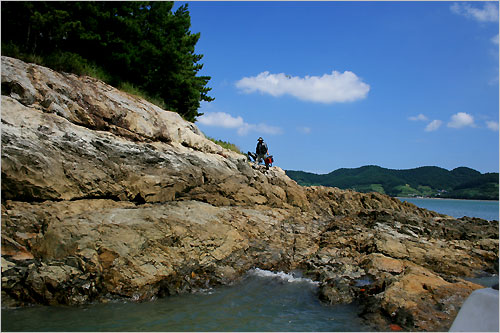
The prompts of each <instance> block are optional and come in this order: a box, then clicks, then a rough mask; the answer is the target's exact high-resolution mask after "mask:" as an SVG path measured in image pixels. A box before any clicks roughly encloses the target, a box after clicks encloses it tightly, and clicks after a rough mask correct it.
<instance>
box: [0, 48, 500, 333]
mask: <svg viewBox="0 0 500 333" xmlns="http://www.w3.org/2000/svg"><path fill="white" fill-rule="evenodd" d="M1 119H2V304H3V306H23V305H28V304H33V303H41V304H68V305H75V304H84V303H87V302H94V301H102V302H105V301H107V300H109V299H112V298H117V297H118V298H126V299H129V300H131V301H147V300H150V299H152V298H155V297H159V296H168V295H173V294H178V293H185V292H190V291H193V290H196V289H199V288H207V287H211V286H215V285H220V284H230V283H232V282H234V281H236V280H237V279H238V278H240V277H241V276H242V275H243V274H244V273H245V272H247V271H248V270H249V269H251V268H256V267H258V268H262V269H269V270H283V271H288V270H292V269H301V270H303V272H304V273H305V274H307V275H308V276H309V277H311V278H313V279H315V280H316V281H319V282H320V291H319V296H320V298H321V299H322V300H323V301H324V302H326V303H330V304H335V303H350V302H354V301H355V302H359V303H360V304H361V307H362V313H360V316H361V317H362V318H364V319H366V321H367V323H368V324H371V325H372V327H373V329H376V330H389V329H390V327H400V328H402V329H404V330H410V331H428V330H431V331H436V330H447V329H448V328H449V327H450V326H451V323H452V321H453V319H454V317H455V316H456V314H457V312H458V310H459V308H460V306H461V304H462V303H463V302H464V300H465V299H466V298H467V296H468V295H469V294H470V293H471V292H472V291H473V290H475V289H478V288H481V286H479V285H477V284H474V283H471V282H468V281H466V280H464V279H463V278H464V277H471V276H474V275H475V274H478V273H479V272H489V273H494V274H498V221H485V220H481V219H472V218H462V219H455V218H452V217H450V216H445V215H441V214H438V213H435V212H431V211H427V210H425V209H420V208H418V207H416V206H414V205H412V204H409V203H402V202H400V201H399V200H398V199H395V198H391V197H388V196H385V195H381V194H377V193H370V194H362V193H356V192H353V191H346V190H340V189H337V188H328V187H301V186H299V185H297V183H295V182H294V181H293V180H291V179H290V178H288V177H287V176H286V174H285V172H284V171H283V170H281V169H280V168H278V167H271V169H270V170H265V168H261V167H258V166H253V165H252V164H250V163H249V162H248V161H247V158H246V156H243V155H240V154H237V153H234V152H231V151H229V150H226V149H224V148H222V147H220V146H218V145H216V144H215V143H213V142H211V141H210V140H207V139H206V138H205V137H204V135H203V133H201V132H200V131H199V129H198V128H197V127H196V125H194V124H193V123H189V122H186V121H184V120H183V119H182V118H181V117H180V116H179V115H178V114H176V113H173V112H169V111H166V110H162V109H160V108H158V107H157V106H155V105H153V104H150V103H148V102H147V101H144V100H143V99H140V98H138V97H136V96H133V95H129V94H127V93H124V92H121V91H119V90H117V89H115V88H113V87H111V86H109V85H107V84H105V83H103V82H102V81H99V80H97V79H94V78H91V77H87V76H83V77H78V76H76V75H73V74H68V73H58V72H55V71H52V70H50V69H48V68H44V67H41V66H38V65H35V64H28V63H24V62H22V61H20V60H17V59H13V58H8V57H2V115H1ZM390 325H393V326H390Z"/></svg>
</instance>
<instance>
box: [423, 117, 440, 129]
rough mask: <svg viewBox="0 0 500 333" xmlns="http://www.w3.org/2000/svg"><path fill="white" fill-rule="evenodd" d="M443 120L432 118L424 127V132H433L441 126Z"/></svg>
mask: <svg viewBox="0 0 500 333" xmlns="http://www.w3.org/2000/svg"><path fill="white" fill-rule="evenodd" d="M442 123H443V122H442V121H441V120H437V119H436V120H433V121H431V122H430V123H429V125H427V126H426V127H425V131H426V132H433V131H436V130H437V129H438V128H439V127H441V124H442Z"/></svg>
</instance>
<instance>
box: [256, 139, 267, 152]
mask: <svg viewBox="0 0 500 333" xmlns="http://www.w3.org/2000/svg"><path fill="white" fill-rule="evenodd" d="M256 153H257V154H258V155H264V154H265V153H267V145H266V144H265V143H264V142H259V143H257V149H256Z"/></svg>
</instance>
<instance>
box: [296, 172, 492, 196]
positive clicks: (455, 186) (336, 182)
mask: <svg viewBox="0 0 500 333" xmlns="http://www.w3.org/2000/svg"><path fill="white" fill-rule="evenodd" d="M286 173H287V175H288V176H289V177H290V178H292V179H294V180H295V181H296V182H297V183H299V184H300V185H304V186H311V185H324V186H332V187H338V188H342V189H354V190H356V191H359V192H373V191H374V192H380V193H385V194H388V195H390V196H428V197H443V198H457V199H488V200H498V189H499V187H498V177H499V175H498V173H486V174H481V173H480V172H478V171H476V170H474V169H470V168H465V167H460V168H456V169H453V170H451V171H449V170H446V169H443V168H439V167H435V166H426V167H420V168H415V169H406V170H392V169H386V168H381V167H379V166H374V165H369V166H363V167H360V168H355V169H345V168H343V169H338V170H335V171H333V172H330V173H328V174H324V175H317V174H314V173H309V172H303V171H291V170H288V171H286Z"/></svg>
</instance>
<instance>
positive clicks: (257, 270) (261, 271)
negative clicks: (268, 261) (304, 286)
mask: <svg viewBox="0 0 500 333" xmlns="http://www.w3.org/2000/svg"><path fill="white" fill-rule="evenodd" d="M248 273H249V274H250V275H254V276H259V277H267V278H278V279H280V280H283V281H285V282H289V283H297V282H306V283H310V284H312V285H315V286H318V285H319V282H318V281H313V280H311V279H308V278H303V277H295V276H293V275H292V274H289V273H285V272H271V271H267V270H264V269H260V268H254V269H251V270H249V271H248Z"/></svg>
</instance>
